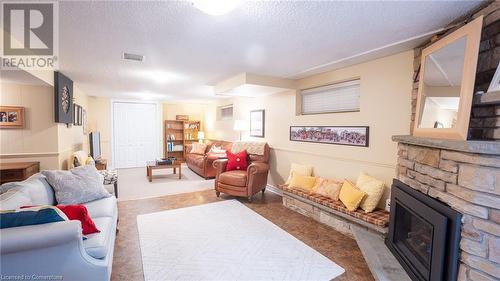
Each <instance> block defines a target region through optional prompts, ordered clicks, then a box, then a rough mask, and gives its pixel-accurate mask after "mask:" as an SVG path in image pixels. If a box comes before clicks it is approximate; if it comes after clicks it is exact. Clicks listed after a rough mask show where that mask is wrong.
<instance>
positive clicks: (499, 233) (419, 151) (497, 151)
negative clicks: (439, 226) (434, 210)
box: [391, 136, 500, 281]
mask: <svg viewBox="0 0 500 281" xmlns="http://www.w3.org/2000/svg"><path fill="white" fill-rule="evenodd" d="M393 140H394V141H396V142H398V165H397V179H398V180H399V181H400V182H401V183H404V184H405V185H406V186H409V187H411V188H412V189H413V190H416V191H418V192H419V193H421V194H424V195H425V196H426V197H430V198H434V199H437V200H438V201H440V202H443V203H444V204H446V205H448V206H449V207H451V209H453V210H455V211H457V212H458V213H459V214H460V215H461V230H460V238H459V242H458V245H459V248H460V249H459V250H460V251H459V260H458V261H457V262H458V278H457V279H458V280H475V281H476V280H480V281H482V280H500V279H499V277H500V142H489V141H451V140H437V139H427V138H418V137H412V136H394V137H393ZM392 204H393V203H392V202H391V205H392ZM391 207H392V206H391ZM392 215H393V214H391V216H392ZM459 225H460V223H459ZM424 280H425V279H424ZM428 280H435V279H428Z"/></svg>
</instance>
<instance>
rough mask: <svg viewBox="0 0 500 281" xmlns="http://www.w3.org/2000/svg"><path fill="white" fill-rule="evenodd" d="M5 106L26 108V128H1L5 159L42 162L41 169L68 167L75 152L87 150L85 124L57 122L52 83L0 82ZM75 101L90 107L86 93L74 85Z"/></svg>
mask: <svg viewBox="0 0 500 281" xmlns="http://www.w3.org/2000/svg"><path fill="white" fill-rule="evenodd" d="M0 88H1V93H0V103H1V104H2V105H12V106H22V107H25V113H26V115H25V125H26V126H25V128H24V129H1V130H0V160H1V161H2V162H21V161H40V166H41V167H40V168H41V169H66V168H67V167H68V160H69V158H70V157H71V154H72V153H73V151H76V150H78V149H85V147H86V137H85V136H84V135H83V129H82V126H70V127H69V128H68V127H67V126H66V125H65V124H58V123H55V122H54V88H53V87H52V86H51V85H48V84H47V85H44V86H42V85H24V84H18V83H4V82H1V83H0ZM74 98H75V102H76V103H78V104H80V105H82V106H83V107H84V108H86V107H87V96H86V95H85V93H83V92H81V91H80V90H79V89H78V88H77V87H75V88H74Z"/></svg>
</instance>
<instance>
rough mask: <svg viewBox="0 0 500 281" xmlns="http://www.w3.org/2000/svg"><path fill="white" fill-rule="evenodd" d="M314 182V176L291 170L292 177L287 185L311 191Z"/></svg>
mask: <svg viewBox="0 0 500 281" xmlns="http://www.w3.org/2000/svg"><path fill="white" fill-rule="evenodd" d="M315 183H316V177H311V176H303V175H301V174H299V173H296V172H292V179H291V180H290V185H289V187H290V188H295V189H299V190H301V191H304V192H311V191H312V188H313V187H314V184H315Z"/></svg>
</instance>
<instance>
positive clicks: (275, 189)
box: [266, 184, 283, 196]
mask: <svg viewBox="0 0 500 281" xmlns="http://www.w3.org/2000/svg"><path fill="white" fill-rule="evenodd" d="M266 190H269V191H271V192H272V193H275V194H278V195H279V196H283V191H282V190H281V189H279V188H277V187H276V186H274V185H270V184H267V185H266Z"/></svg>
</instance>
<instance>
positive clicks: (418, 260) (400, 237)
mask: <svg viewBox="0 0 500 281" xmlns="http://www.w3.org/2000/svg"><path fill="white" fill-rule="evenodd" d="M396 221H397V222H398V227H397V228H395V232H394V243H395V244H396V246H397V247H398V248H399V249H400V250H401V251H403V252H404V254H405V255H406V256H407V257H411V259H412V260H413V261H415V263H414V266H415V267H417V268H418V271H419V272H421V273H422V274H423V275H424V276H429V269H430V267H431V256H432V238H433V231H434V228H433V226H432V225H431V224H430V223H428V222H427V221H425V220H423V219H422V218H420V217H419V216H417V215H416V214H414V213H413V212H412V211H410V210H408V209H406V208H404V207H403V206H402V205H400V204H398V205H396Z"/></svg>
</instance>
